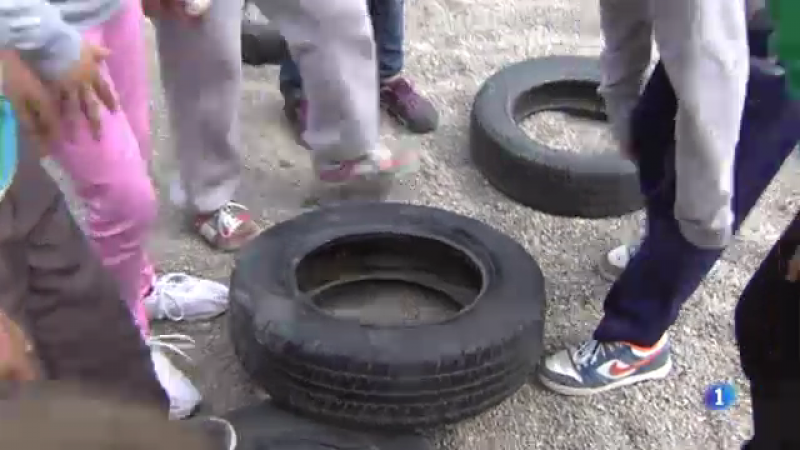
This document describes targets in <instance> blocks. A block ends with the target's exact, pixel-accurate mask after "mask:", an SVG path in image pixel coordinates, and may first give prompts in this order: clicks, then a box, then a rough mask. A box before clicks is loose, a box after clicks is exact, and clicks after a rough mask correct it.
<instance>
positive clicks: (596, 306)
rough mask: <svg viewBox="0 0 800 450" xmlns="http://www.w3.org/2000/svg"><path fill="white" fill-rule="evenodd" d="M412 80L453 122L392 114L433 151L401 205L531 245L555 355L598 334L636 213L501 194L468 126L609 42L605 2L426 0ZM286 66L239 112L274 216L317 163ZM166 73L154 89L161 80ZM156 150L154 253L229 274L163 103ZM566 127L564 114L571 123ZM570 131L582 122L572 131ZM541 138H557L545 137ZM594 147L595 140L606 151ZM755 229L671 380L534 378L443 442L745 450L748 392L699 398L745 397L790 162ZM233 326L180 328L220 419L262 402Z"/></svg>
mask: <svg viewBox="0 0 800 450" xmlns="http://www.w3.org/2000/svg"><path fill="white" fill-rule="evenodd" d="M407 30H408V31H407V33H408V42H407V44H406V45H407V49H408V59H407V61H408V69H407V72H408V75H409V76H410V77H411V78H412V79H413V80H414V81H415V82H416V84H417V85H418V87H419V88H421V89H422V90H423V91H424V92H426V93H427V94H428V95H430V96H431V98H432V99H433V101H434V102H435V104H436V106H437V107H438V108H439V110H440V112H441V115H442V121H441V128H440V130H439V131H438V132H436V133H434V134H432V135H430V136H425V137H417V136H410V135H408V134H407V133H405V132H403V131H401V130H398V129H397V128H396V127H394V126H392V125H390V124H389V122H388V121H386V123H385V125H384V126H385V131H384V141H385V142H386V144H387V145H389V146H390V147H393V148H396V147H398V146H416V147H419V148H421V149H422V150H423V158H424V161H423V168H422V170H421V172H420V173H419V174H418V175H417V176H416V178H414V179H413V180H411V182H410V183H409V187H410V189H408V190H407V191H405V192H403V193H402V195H401V197H402V198H403V199H408V200H411V201H413V202H415V203H420V204H425V205H431V206H437V207H441V208H446V209H449V210H452V211H455V212H458V213H461V214H465V215H468V216H471V217H475V218H478V219H480V220H483V221H485V222H486V223H489V224H491V225H492V226H494V227H497V228H498V229H499V230H502V231H503V232H505V233H507V234H509V235H511V236H513V237H514V238H515V239H517V240H518V241H519V242H521V243H522V244H523V245H524V246H525V247H526V248H527V249H528V250H529V251H530V253H531V254H532V255H534V256H535V257H536V258H537V259H538V260H539V262H540V263H541V265H542V268H543V270H544V272H545V274H546V276H547V279H548V292H549V305H548V306H549V307H548V310H547V320H548V322H547V329H546V345H547V348H548V350H555V349H558V348H560V347H562V346H563V345H565V344H568V343H576V342H578V341H580V340H581V339H584V338H586V337H587V336H588V335H589V334H590V332H591V330H592V328H593V326H594V325H595V324H596V322H597V320H598V318H599V316H600V313H601V310H602V308H601V306H602V303H601V301H602V298H603V295H604V293H605V292H606V290H607V289H608V287H609V284H608V283H607V282H605V281H603V280H602V279H601V278H600V277H599V276H598V275H597V274H596V273H595V271H594V262H595V261H596V259H597V258H598V257H600V256H601V255H602V254H603V252H604V251H605V250H606V249H608V248H609V247H610V246H612V245H616V244H617V243H618V242H619V240H620V239H621V238H622V237H624V236H625V235H627V234H630V232H631V228H632V226H631V224H633V223H636V220H637V218H636V217H628V218H622V219H620V220H594V221H590V220H572V219H560V218H554V217H549V216H546V215H544V214H539V213H536V212H532V211H530V210H528V209H526V208H523V207H520V206H518V205H516V204H514V203H512V202H510V201H508V200H506V199H505V198H503V197H502V196H501V195H499V194H498V193H496V192H495V191H493V190H492V189H491V188H490V187H489V186H488V185H487V183H486V182H485V181H484V180H483V179H482V178H481V177H480V175H479V174H478V173H477V172H476V171H475V169H474V168H473V167H472V165H471V164H470V160H469V156H468V151H467V123H468V113H469V108H470V104H471V101H472V98H473V96H474V94H475V92H476V91H477V89H478V87H479V85H480V83H481V82H482V81H483V80H484V79H486V78H487V76H489V75H490V74H491V73H492V72H494V71H495V70H497V69H500V68H501V67H502V66H504V65H506V64H508V63H511V62H514V61H517V60H520V59H523V58H528V57H534V56H539V55H545V54H559V53H567V54H588V55H595V54H597V53H598V51H599V46H600V43H601V41H600V35H599V30H598V17H597V14H596V6H595V3H594V2H593V1H591V0H580V1H574V2H566V1H563V0H529V1H524V2H523V1H520V2H501V1H497V0H422V1H418V2H412V3H410V7H409V8H408V25H407ZM276 77H277V70H276V69H275V68H264V69H258V70H256V69H247V70H246V82H245V90H244V98H243V100H242V109H241V117H242V120H243V122H244V127H243V148H242V153H243V155H244V159H245V163H246V166H247V170H246V172H245V175H244V180H243V185H242V189H241V194H240V198H239V200H240V201H242V202H243V203H246V204H248V205H250V206H251V207H252V208H253V209H254V211H255V212H256V213H257V214H258V215H259V216H260V218H261V219H262V220H263V221H264V223H265V224H266V225H270V224H274V223H276V222H279V221H282V220H285V219H287V218H290V217H292V216H293V215H295V214H297V213H298V212H299V204H300V201H301V198H302V192H303V184H304V183H305V182H306V177H307V173H308V167H309V161H308V159H307V157H306V153H305V151H304V150H302V149H301V148H299V147H298V146H297V145H295V144H294V142H293V140H292V139H291V137H290V135H289V133H288V132H287V129H286V128H285V123H284V121H283V118H282V114H281V100H280V97H279V94H278V91H277V89H276ZM157 83H158V81H157V79H154V84H155V85H157ZM153 106H154V107H153V110H154V116H153V119H154V126H155V138H156V145H157V149H156V153H157V155H156V157H155V163H154V165H153V166H154V167H153V175H154V177H155V180H156V183H157V185H158V186H159V188H160V190H161V192H162V201H163V204H164V205H165V207H164V208H163V210H162V215H161V222H160V225H159V226H158V229H157V231H156V233H155V237H154V239H153V242H152V248H153V253H154V259H155V261H158V262H159V263H160V269H161V270H163V271H175V270H178V271H187V272H190V273H194V274H198V275H202V276H207V277H211V278H214V279H218V280H220V281H225V280H226V279H227V277H228V275H229V271H230V268H231V257H230V256H228V255H222V254H217V253H214V252H212V251H210V250H208V249H207V248H206V247H204V246H203V245H202V244H201V243H199V242H198V241H196V240H195V239H194V238H193V237H192V236H189V235H187V234H185V233H183V232H182V230H181V226H180V225H179V223H180V221H179V216H178V215H177V213H176V212H175V211H174V210H172V209H171V208H169V207H166V206H167V205H168V201H167V198H166V190H165V189H164V188H165V186H166V174H167V173H168V170H169V168H170V167H172V164H173V163H172V159H171V149H170V143H169V136H168V134H169V132H168V128H167V124H166V117H165V109H164V106H163V99H162V98H161V96H158V97H157V98H156V99H155V100H154V105H153ZM562 123H563V122H562ZM553 126H554V125H553V124H552V123H551V124H550V131H549V132H548V133H547V134H549V135H550V136H551V138H552V139H555V140H556V143H557V142H558V141H560V142H561V144H560V145H562V146H567V147H574V146H576V145H580V144H581V143H585V142H592V143H594V142H598V139H600V138H599V137H598V133H597V132H596V131H595V132H591V133H590V137H586V136H584V137H581V135H580V134H578V131H576V130H572V129H571V128H570V130H571V131H561V136H560V137H559V132H558V126H556V128H553ZM568 128H569V127H568ZM533 132H543V133H544V132H545V131H542V130H539V131H533ZM593 145H597V144H593ZM788 166H790V167H787V168H786V169H785V170H784V172H783V174H782V176H781V177H780V179H779V180H778V181H777V182H776V183H775V184H774V185H773V187H772V188H771V189H770V191H769V193H768V195H766V196H765V198H764V199H763V201H762V204H761V206H760V208H759V209H758V211H757V213H755V214H754V215H753V216H752V217H751V220H750V221H749V222H748V224H747V227H746V231H745V232H744V233H743V235H742V238H741V239H740V241H741V242H740V243H738V244H737V245H735V246H733V248H731V249H730V250H729V251H728V252H727V253H726V257H725V262H724V263H723V264H722V266H721V267H720V269H719V270H718V271H717V273H716V274H715V275H714V276H713V277H711V278H710V279H709V280H707V281H706V283H705V284H704V286H703V287H702V288H701V289H700V290H699V291H698V292H697V294H696V295H695V296H694V298H693V299H692V300H691V301H689V303H688V304H687V305H686V308H685V309H684V311H683V314H682V316H681V318H680V320H679V321H678V323H677V324H676V325H675V327H674V348H675V354H674V358H675V370H674V373H673V374H672V375H671V376H670V377H669V378H668V379H666V380H664V381H660V382H653V383H649V384H644V385H640V386H637V387H633V388H630V389H626V390H623V391H619V392H613V393H608V394H604V395H599V396H596V397H592V398H578V399H569V398H563V397H559V396H556V395H554V394H551V393H549V392H547V391H545V390H543V389H542V388H541V387H539V386H538V385H537V384H536V383H535V382H533V381H532V382H531V383H530V384H529V385H528V386H526V387H524V388H523V389H522V390H521V391H520V392H519V393H518V394H517V395H515V396H514V397H513V398H512V399H510V400H509V401H507V402H506V403H505V404H503V405H502V406H501V407H499V408H497V409H495V410H494V411H491V412H489V413H487V414H485V415H483V416H481V417H479V418H476V419H474V420H469V421H466V422H464V423H462V424H460V425H458V426H453V427H450V428H448V429H446V430H441V431H440V432H437V433H436V441H437V442H438V444H439V446H440V448H442V449H459V450H486V449H503V450H506V449H508V450H511V449H519V450H534V449H548V450H562V449H563V450H582V449H594V450H625V449H632V450H633V449H635V450H647V449H654V450H655V449H658V450H661V449H665V450H666V449H700V448H703V449H735V448H738V447H737V444H738V443H739V442H740V441H741V440H742V439H744V438H745V437H746V436H747V435H748V434H749V419H748V414H749V400H748V399H747V398H746V395H743V396H742V398H741V399H740V400H741V401H740V403H739V405H738V406H737V407H735V408H734V409H732V410H730V411H727V412H716V413H709V412H706V411H705V410H704V408H703V406H702V391H703V388H704V387H705V386H707V385H708V384H709V383H711V382H714V381H719V380H731V381H732V382H734V383H736V384H737V385H739V386H740V387H741V388H742V389H743V390H744V387H745V386H744V384H743V383H744V380H743V378H742V375H741V372H740V370H739V368H738V358H737V353H736V350H735V346H734V343H733V328H732V326H733V317H732V308H733V305H734V302H735V299H736V298H737V295H738V294H739V291H740V290H741V288H742V287H743V286H744V283H745V282H746V280H747V278H748V276H749V275H750V273H751V272H752V270H753V269H754V267H755V265H756V264H757V263H758V261H759V260H760V258H761V257H762V256H763V254H764V253H765V251H766V250H767V249H768V247H769V245H770V244H771V242H773V240H774V239H775V238H776V237H777V236H778V234H779V232H780V230H781V229H782V227H783V226H784V225H785V223H786V222H787V220H788V219H789V218H790V215H791V211H794V208H795V205H793V204H789V203H788V202H789V200H787V199H791V201H794V199H795V198H797V194H798V189H800V186H798V184H797V183H795V182H793V179H794V178H795V177H794V176H793V174H794V173H795V172H796V168H795V167H794V164H793V163H790V164H788ZM225 328H226V325H225V321H224V320H218V321H216V322H215V323H212V324H201V325H192V326H180V327H172V328H171V330H173V331H174V330H177V331H180V332H186V333H190V334H191V335H193V336H195V337H196V338H197V339H198V350H197V351H195V352H194V353H193V357H194V360H195V362H196V365H195V366H194V367H192V368H189V373H190V374H191V375H192V377H193V378H194V379H195V380H197V382H198V384H199V386H200V387H201V389H202V391H203V392H204V393H205V395H206V398H207V403H208V408H209V409H211V410H214V411H217V412H220V411H225V410H227V409H229V408H232V407H235V406H237V405H242V404H245V403H247V402H249V401H252V400H253V398H254V397H257V396H258V395H259V394H258V393H257V392H255V390H254V389H253V388H252V387H251V386H250V385H249V384H248V383H247V381H246V379H245V377H244V376H243V374H242V373H241V370H240V369H239V367H238V365H237V362H236V359H235V357H234V356H233V354H232V352H231V349H230V346H229V344H228V341H227V330H225Z"/></svg>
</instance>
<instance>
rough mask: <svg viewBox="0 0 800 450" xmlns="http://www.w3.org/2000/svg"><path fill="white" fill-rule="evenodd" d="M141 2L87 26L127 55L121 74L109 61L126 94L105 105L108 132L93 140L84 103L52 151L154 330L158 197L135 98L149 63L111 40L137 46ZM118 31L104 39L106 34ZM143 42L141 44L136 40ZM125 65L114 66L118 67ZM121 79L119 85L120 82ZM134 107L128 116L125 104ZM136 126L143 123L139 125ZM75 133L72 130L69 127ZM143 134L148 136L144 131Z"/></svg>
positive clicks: (130, 298) (128, 296)
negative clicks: (151, 254)
mask: <svg viewBox="0 0 800 450" xmlns="http://www.w3.org/2000/svg"><path fill="white" fill-rule="evenodd" d="M138 8H139V6H138V2H136V1H133V0H128V1H126V5H125V7H124V9H123V10H122V11H120V12H119V13H117V15H116V16H115V17H114V18H112V19H111V20H109V21H108V22H106V23H104V24H102V25H100V26H98V27H97V28H95V29H92V30H90V31H88V32H87V33H85V35H84V38H85V39H88V40H90V41H93V42H95V43H97V44H101V45H106V46H109V47H111V48H110V50H111V52H112V54H114V53H116V54H117V59H115V60H114V61H115V62H117V64H115V68H118V67H119V63H118V61H119V58H125V60H126V67H125V71H130V72H131V73H132V74H127V75H125V76H122V77H120V78H119V80H117V79H114V78H113V77H111V75H112V74H110V73H109V71H108V68H107V67H104V68H103V70H104V75H105V76H106V78H107V79H108V81H109V84H110V85H111V86H112V88H113V89H115V94H116V96H117V97H118V98H119V100H120V102H121V105H122V106H121V108H120V110H118V111H116V112H114V113H112V112H110V111H107V110H105V109H101V111H100V114H101V123H102V134H101V136H100V139H99V140H95V139H94V138H93V136H92V135H91V133H90V132H89V129H88V126H87V122H86V121H85V119H83V118H82V117H81V116H80V113H79V112H78V111H75V112H72V115H71V119H70V120H68V122H69V123H65V125H67V126H71V127H72V130H71V133H72V136H73V138H72V140H71V141H69V140H65V141H63V142H61V143H60V144H59V145H58V146H57V148H55V149H54V151H53V157H54V158H55V159H56V160H57V161H58V162H59V164H61V166H62V167H63V168H64V169H65V170H66V171H67V173H68V174H69V175H70V177H71V178H72V180H73V183H74V185H75V188H76V191H77V193H78V195H80V197H81V198H82V199H83V201H84V202H86V205H87V209H88V220H87V222H88V234H89V237H90V238H91V240H92V243H93V244H94V246H95V248H96V250H97V251H98V252H99V254H100V256H101V258H102V260H103V264H105V266H106V267H107V268H108V269H110V270H111V271H112V272H113V273H114V275H115V276H116V278H117V280H118V281H119V283H120V288H121V290H122V297H123V299H124V300H125V301H126V302H127V303H128V305H129V307H130V308H131V310H132V311H134V315H135V317H136V320H137V323H138V325H139V327H140V329H141V330H142V332H143V333H144V334H146V333H147V332H148V323H147V317H146V315H145V312H144V307H143V305H142V302H141V298H142V279H143V278H148V277H149V278H151V277H152V269H151V268H150V264H149V263H148V261H147V258H146V255H145V238H146V236H147V234H148V232H149V231H150V228H151V225H152V223H153V221H154V219H155V215H156V209H157V203H156V197H155V192H154V190H153V186H152V184H151V182H150V177H149V175H148V171H147V169H148V168H147V162H146V161H145V159H144V158H143V157H142V149H140V146H139V139H137V131H138V132H139V134H140V136H143V135H144V134H146V127H147V124H146V112H142V111H141V109H140V107H139V106H138V105H137V101H134V100H136V99H138V100H139V101H141V98H140V97H141V95H144V94H142V91H141V90H140V89H141V88H140V87H136V86H135V82H140V81H141V79H143V76H142V75H135V73H136V72H140V71H145V67H143V66H142V63H143V59H144V58H143V56H140V55H136V52H135V51H132V52H131V53H126V50H127V49H126V48H114V47H112V46H111V44H114V45H121V43H122V42H123V41H125V40H127V41H128V43H127V45H133V46H134V47H137V44H136V43H135V42H137V41H140V40H141V39H142V35H141V33H140V32H141V30H140V28H139V27H138V26H136V25H134V24H133V22H134V21H136V22H138V21H139V20H140V18H141V16H140V15H139V14H138V13H137V11H138ZM106 35H108V36H109V37H111V36H113V37H114V39H113V40H111V41H109V42H106V40H105V37H106ZM137 48H140V47H137ZM119 72H120V70H117V71H116V72H115V74H116V75H119ZM117 81H120V82H121V83H120V87H121V89H119V90H117ZM129 110H130V111H132V114H133V117H132V118H131V120H129V118H128V115H127V112H128V111H129ZM134 126H136V127H137V128H138V130H136V129H135V128H134ZM66 135H67V136H69V134H66ZM143 139H146V138H144V137H143Z"/></svg>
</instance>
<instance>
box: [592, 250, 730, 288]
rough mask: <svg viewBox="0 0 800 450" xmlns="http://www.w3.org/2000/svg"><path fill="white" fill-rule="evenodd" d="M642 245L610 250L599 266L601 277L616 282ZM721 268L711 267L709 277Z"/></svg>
mask: <svg viewBox="0 0 800 450" xmlns="http://www.w3.org/2000/svg"><path fill="white" fill-rule="evenodd" d="M640 245H641V241H636V242H633V243H630V244H622V245H620V246H618V247H614V248H612V249H611V250H609V252H608V253H606V254H605V256H604V257H603V259H602V260H601V261H600V264H598V265H597V269H598V272H600V275H601V276H602V277H603V278H605V279H606V280H608V281H612V282H613V281H615V280H616V279H617V278H618V277H619V276H620V275H622V272H623V271H624V270H625V267H627V266H628V263H629V262H630V260H631V259H632V258H633V255H635V254H636V252H637V251H639V246H640ZM719 267H720V261H716V262H715V263H714V265H713V266H712V267H711V270H710V271H709V275H712V274H714V272H716V270H717V269H718V268H719Z"/></svg>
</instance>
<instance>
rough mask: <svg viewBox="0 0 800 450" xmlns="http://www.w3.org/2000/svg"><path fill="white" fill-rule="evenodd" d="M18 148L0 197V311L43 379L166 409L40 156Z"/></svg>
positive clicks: (115, 294) (108, 280) (145, 356)
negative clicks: (26, 340) (24, 336)
mask: <svg viewBox="0 0 800 450" xmlns="http://www.w3.org/2000/svg"><path fill="white" fill-rule="evenodd" d="M30 150H31V149H28V150H23V151H22V152H20V163H19V165H18V168H17V174H16V176H15V179H14V184H13V185H12V186H11V188H10V189H9V190H8V192H7V193H6V195H5V197H4V198H3V200H2V202H0V286H2V289H0V308H2V309H3V310H4V311H5V312H6V313H7V314H9V316H11V317H12V318H14V319H15V320H17V321H18V323H20V324H21V325H22V326H23V328H25V331H26V332H27V333H28V335H29V336H30V337H31V340H32V342H33V344H34V350H35V353H36V355H37V356H38V357H39V359H40V361H41V366H42V370H43V376H44V378H49V379H55V380H66V381H73V382H78V383H82V384H86V385H87V386H90V387H94V388H103V389H107V390H111V391H113V392H112V393H114V394H118V395H123V396H126V397H128V398H130V399H132V400H135V401H145V402H152V403H156V404H158V405H159V406H162V407H163V408H164V409H165V410H166V409H167V406H168V405H167V397H166V395H165V393H164V391H163V389H162V388H161V385H160V384H159V382H158V380H157V378H156V375H155V372H154V370H153V363H152V361H151V359H150V352H149V351H148V349H147V347H146V346H145V344H144V343H143V342H142V339H141V337H140V335H139V331H138V330H137V329H136V327H135V326H134V323H133V321H132V320H131V314H130V312H129V311H128V309H127V308H126V307H125V305H124V304H123V303H122V301H120V295H119V287H118V285H117V283H116V282H115V281H114V279H113V277H110V276H109V274H108V272H107V271H106V270H105V269H104V268H103V266H102V264H101V262H100V260H99V259H98V258H97V255H96V254H95V253H94V252H92V250H91V248H90V246H89V244H88V242H87V240H86V237H85V236H84V235H83V232H82V231H81V230H80V228H79V227H78V226H77V224H76V223H75V221H74V220H73V218H72V216H71V214H70V212H69V210H68V209H67V205H66V202H65V200H64V198H63V195H62V194H61V192H60V191H59V189H58V186H56V184H55V183H54V182H53V180H52V179H51V178H50V177H49V176H48V175H47V174H46V173H45V171H44V169H42V167H41V165H40V164H39V161H38V158H36V157H35V155H34V153H33V152H31V151H30Z"/></svg>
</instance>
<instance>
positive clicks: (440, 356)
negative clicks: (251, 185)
mask: <svg viewBox="0 0 800 450" xmlns="http://www.w3.org/2000/svg"><path fill="white" fill-rule="evenodd" d="M348 255H350V256H348ZM309 261H311V262H310V263H309ZM314 261H316V262H314ZM362 273H371V274H373V275H374V276H375V277H376V278H381V277H383V278H384V279H391V278H395V279H397V278H399V279H406V280H414V281H415V282H417V283H418V284H426V283H427V285H428V287H430V288H433V289H439V288H441V290H442V291H449V292H450V293H451V294H452V295H451V297H452V298H454V301H455V302H456V303H459V308H458V309H460V311H459V312H458V313H456V314H455V315H454V316H450V317H448V318H446V319H443V320H439V321H436V322H433V323H413V324H409V325H387V326H379V325H375V324H363V323H360V322H359V321H357V320H354V319H343V318H339V317H335V316H334V315H332V314H329V313H327V312H325V311H323V310H322V309H321V308H320V307H318V306H317V305H316V304H315V303H314V301H313V298H312V297H313V294H311V293H310V292H312V291H314V289H316V288H312V287H309V286H310V285H319V284H322V285H326V284H330V283H332V282H335V280H336V279H338V278H339V277H340V276H342V274H344V275H345V276H348V275H349V276H350V277H356V278H357V277H358V276H359V274H362ZM432 275H435V277H434V276H432ZM464 292H471V293H473V294H471V295H462V294H463V293H464ZM230 299H231V306H230V320H231V333H232V340H233V344H234V349H235V351H236V354H237V355H238V356H239V358H240V360H241V362H242V365H243V366H244V368H245V370H246V372H247V373H248V374H249V375H250V376H251V377H252V379H253V380H254V381H255V382H256V383H258V384H259V385H260V386H261V387H263V388H264V389H265V390H266V391H267V393H269V395H270V396H271V397H272V400H273V402H275V403H276V404H278V405H280V406H283V407H286V408H288V409H290V410H292V411H295V412H298V413H301V414H304V415H306V416H309V417H312V418H315V419H318V420H322V421H325V422H329V423H334V424H339V425H346V426H357V427H369V428H380V429H393V430H398V429H412V428H417V427H427V426H435V425H440V424H446V423H453V422H457V421H460V420H462V419H465V418H468V417H471V416H474V415H477V414H479V413H481V412H483V411H485V410H487V409H489V408H491V407H493V406H495V405H497V404H499V403H500V402H502V401H503V400H505V399H506V398H508V397H509V396H510V395H512V394H513V393H515V392H516V391H517V390H518V389H519V388H520V387H521V386H522V385H523V384H524V383H525V382H526V381H527V378H528V376H529V374H530V372H531V371H532V370H533V369H534V367H535V365H536V363H537V362H538V361H539V358H540V357H541V356H542V350H543V345H542V339H543V330H544V310H545V290H544V279H543V276H542V272H541V270H540V268H539V266H538V265H537V264H536V262H535V261H534V259H533V258H532V257H531V256H530V255H529V254H528V253H527V252H526V251H525V249H524V248H522V246H520V245H519V244H518V243H516V242H515V241H514V240H513V239H511V238H509V237H507V236H505V235H503V234H502V233H500V232H498V231H496V230H494V229H493V228H491V227H489V226H487V225H485V224H483V223H481V222H479V221H477V220H474V219H470V218H467V217H463V216H460V215H457V214H454V213H451V212H447V211H443V210H440V209H434V208H428V207H422V206H414V205H406V204H392V203H373V204H362V205H348V206H343V207H339V208H328V209H321V210H316V211H313V212H310V213H306V214H303V215H301V216H299V217H297V218H294V219H292V220H289V221H287V222H283V223H281V224H278V225H276V226H274V227H272V228H270V229H269V230H267V231H266V232H264V233H263V234H262V235H261V236H260V237H258V238H257V239H255V240H254V241H253V242H252V243H251V244H249V245H248V247H246V248H245V249H244V250H243V251H242V252H241V253H240V255H239V256H238V258H237V262H236V268H235V269H234V272H233V275H232V278H231V292H230Z"/></svg>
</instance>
